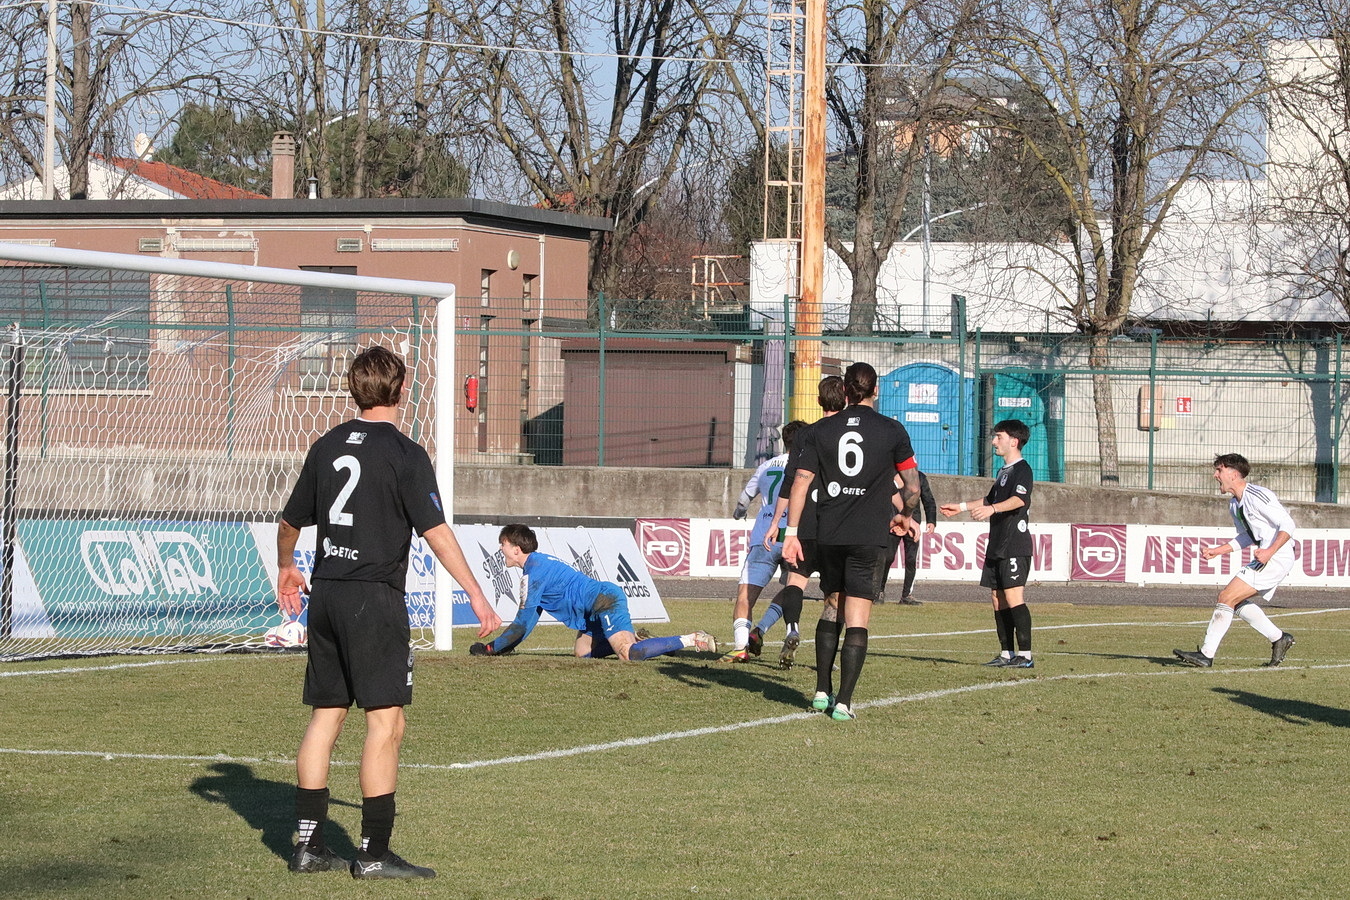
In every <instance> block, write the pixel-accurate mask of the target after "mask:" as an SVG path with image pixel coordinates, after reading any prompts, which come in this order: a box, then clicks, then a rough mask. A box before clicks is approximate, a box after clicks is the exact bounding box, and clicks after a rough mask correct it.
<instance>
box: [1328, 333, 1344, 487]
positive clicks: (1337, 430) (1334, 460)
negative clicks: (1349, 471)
mask: <svg viewBox="0 0 1350 900" xmlns="http://www.w3.org/2000/svg"><path fill="white" fill-rule="evenodd" d="M1344 350H1345V344H1344V335H1342V334H1340V333H1339V332H1338V333H1337V334H1336V374H1335V376H1333V378H1332V381H1331V407H1332V409H1334V410H1335V413H1334V415H1335V420H1334V421H1335V425H1334V427H1333V428H1332V430H1331V496H1332V499H1333V501H1334V502H1336V503H1340V502H1341V478H1340V476H1341V421H1342V419H1341V353H1342V352H1343V351H1344Z"/></svg>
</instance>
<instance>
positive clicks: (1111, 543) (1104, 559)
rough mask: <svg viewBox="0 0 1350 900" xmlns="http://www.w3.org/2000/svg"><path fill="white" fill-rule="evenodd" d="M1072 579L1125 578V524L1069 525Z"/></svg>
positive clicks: (1107, 579) (1099, 579)
mask: <svg viewBox="0 0 1350 900" xmlns="http://www.w3.org/2000/svg"><path fill="white" fill-rule="evenodd" d="M1069 528H1070V531H1071V533H1072V537H1073V562H1072V571H1071V573H1070V577H1071V578H1072V579H1073V580H1074V581H1124V580H1125V526H1124V525H1070V526H1069Z"/></svg>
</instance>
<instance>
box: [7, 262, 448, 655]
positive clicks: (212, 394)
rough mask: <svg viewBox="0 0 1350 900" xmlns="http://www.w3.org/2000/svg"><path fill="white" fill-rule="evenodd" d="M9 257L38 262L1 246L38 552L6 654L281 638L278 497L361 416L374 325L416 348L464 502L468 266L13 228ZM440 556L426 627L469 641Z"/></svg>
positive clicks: (25, 512)
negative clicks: (118, 241) (460, 280)
mask: <svg viewBox="0 0 1350 900" xmlns="http://www.w3.org/2000/svg"><path fill="white" fill-rule="evenodd" d="M0 260H9V261H13V262H18V263H26V264H28V265H18V266H5V265H0V310H3V313H2V314H3V315H5V316H8V317H10V318H8V319H7V320H6V322H5V323H0V324H8V323H9V322H10V321H13V322H14V325H13V326H12V330H11V333H10V345H11V346H12V347H22V348H23V350H18V351H16V350H14V349H11V350H10V351H9V359H8V360H5V359H4V358H0V364H4V363H5V362H8V363H9V369H8V371H9V372H10V380H11V382H12V384H11V388H12V396H21V402H22V404H23V406H24V407H25V409H24V411H23V413H22V414H21V415H19V416H14V415H11V417H10V418H11V421H10V423H9V428H8V429H7V431H8V432H10V439H11V441H12V442H13V443H12V446H13V447H17V457H18V458H17V461H16V465H15V471H17V473H18V475H17V481H18V484H17V485H10V484H7V486H6V487H7V490H6V497H10V496H15V497H16V498H17V499H16V501H15V504H14V507H13V508H10V509H5V510H4V512H3V514H4V516H5V517H6V520H7V527H8V526H12V525H14V520H16V519H17V525H18V531H19V533H20V537H19V540H18V544H19V545H20V547H21V549H22V553H21V554H19V555H17V556H16V558H15V562H14V565H13V566H12V567H11V568H12V571H10V570H7V571H6V572H5V576H6V581H8V582H10V583H11V586H12V591H13V594H12V596H7V597H5V598H4V599H5V602H6V604H7V605H6V607H5V610H4V618H3V622H2V623H0V624H2V625H3V628H2V629H0V659H14V658H26V657H33V656H54V655H75V654H87V653H109V652H161V651H165V650H182V649H191V648H200V647H210V648H213V649H235V648H242V647H257V646H262V645H263V631H264V630H265V627H263V626H265V624H266V623H267V622H270V621H271V619H270V618H269V616H268V615H267V614H266V613H265V610H264V606H265V605H266V604H264V603H263V601H262V599H261V598H260V592H261V587H260V586H259V577H258V567H259V564H261V565H263V566H265V567H266V571H267V572H269V573H270V574H272V575H274V574H275V573H274V569H275V560H274V559H273V560H271V561H270V562H269V561H268V560H267V553H266V549H265V545H266V535H267V534H268V525H269V522H268V519H267V515H268V514H269V513H270V516H271V520H270V521H271V523H275V516H276V514H277V512H279V510H280V505H281V503H282V502H284V500H285V493H286V492H288V491H289V488H290V485H291V484H293V482H294V474H295V473H296V472H297V471H298V465H299V462H300V461H302V460H303V454H304V451H305V450H306V449H308V444H309V443H311V442H312V441H313V439H314V438H316V437H318V436H319V435H320V434H322V433H323V432H324V431H326V430H327V429H328V428H329V427H331V426H332V425H334V424H337V423H338V422H340V421H343V420H344V419H346V418H350V415H351V412H352V410H351V406H350V398H349V397H348V396H347V395H346V393H345V389H344V387H343V385H342V383H341V375H342V374H344V373H345V363H346V362H347V361H348V360H349V359H350V355H351V353H352V352H354V350H355V348H356V347H357V345H358V344H359V343H366V342H370V341H383V342H387V343H388V344H390V345H391V346H393V348H394V349H398V350H402V351H403V353H404V356H405V358H408V361H409V380H410V382H411V385H410V387H409V394H410V400H409V401H408V404H409V406H410V408H408V409H405V411H404V425H405V429H408V430H410V431H411V434H412V436H413V437H414V439H417V440H419V442H420V443H423V444H428V443H430V444H431V445H432V446H430V447H429V448H428V449H429V450H431V452H432V456H433V460H434V463H435V467H436V473H437V478H438V481H439V483H440V488H441V491H442V497H443V502H444V504H445V512H446V517H447V520H450V521H453V509H454V438H455V434H454V413H455V410H456V407H457V404H458V400H457V385H456V378H455V375H454V372H455V335H454V327H455V296H456V293H455V285H453V284H449V283H443V282H428V281H411V280H402V279H394V278H371V277H365V276H359V275H339V274H332V273H324V272H309V271H302V270H292V269H278V268H268V267H261V266H247V265H239V264H232V263H214V262H205V261H194V260H180V259H166V258H162V257H150V256H139V255H132V254H121V253H104V252H94V251H84V250H71V249H64V248H56V247H42V246H32V245H26V244H14V243H6V242H0ZM72 273H74V274H72ZM0 352H3V351H0ZM16 363H17V365H16ZM3 371H4V370H3V369H2V368H0V374H3ZM14 407H15V403H14V402H13V401H12V402H11V412H13V409H14ZM274 422H280V423H281V427H282V428H285V429H288V430H286V431H285V433H283V434H280V435H270V434H268V432H269V431H270V430H271V429H272V428H273V427H275V426H274V425H273V423H274ZM410 423H411V425H410ZM6 471H7V472H8V471H10V469H9V468H8V467H7V469H6ZM15 488H17V490H15ZM236 519H241V520H243V521H235V520H236ZM72 523H73V524H72ZM7 533H9V532H8V531H7ZM271 533H273V534H274V524H273V528H272V532H271ZM245 536H251V538H252V541H253V543H254V545H256V549H257V552H258V554H259V555H260V559H259V560H253V559H248V558H246V557H247V544H248V539H247V537H245ZM175 541H177V542H179V543H175ZM224 545H230V546H231V547H232V548H233V552H234V553H235V555H234V556H225V555H221V554H222V553H223V551H221V550H220V548H221V547H222V546H224ZM7 549H12V548H7ZM423 549H424V550H425V548H423ZM414 550H415V551H416V550H417V542H414ZM218 551H219V552H218ZM212 553H217V555H216V556H215V557H214V559H215V561H216V563H217V567H216V568H215V569H211V568H210V565H211V558H210V557H211V554H212ZM272 556H273V557H274V556H275V551H274V550H273V552H272ZM430 559H431V557H430V556H429V555H428V554H427V553H425V552H423V553H419V554H417V561H416V562H415V564H414V566H413V568H415V569H418V577H420V578H421V579H422V583H423V584H425V585H426V586H427V587H428V588H429V587H430V584H429V581H430V579H432V578H433V577H434V584H435V590H434V597H435V600H434V606H432V605H430V603H431V601H430V595H431V594H432V593H433V592H432V591H431V590H430V589H428V590H425V591H423V592H422V594H421V595H419V596H421V597H422V598H423V601H424V606H423V608H422V612H421V617H420V619H419V620H417V621H415V622H414V627H415V636H414V642H415V644H417V645H419V646H423V647H427V646H432V647H435V648H437V649H450V647H451V627H450V626H451V623H452V607H453V595H452V585H453V581H452V580H451V579H450V577H449V575H448V573H446V572H445V571H444V569H443V568H442V567H440V566H439V565H436V564H435V563H434V562H429V560H430ZM81 560H83V562H84V566H83V568H84V570H85V571H75V570H78V569H79V568H80V567H79V566H78V565H76V563H77V562H79V561H81ZM203 567H205V568H203ZM245 570H246V571H247V573H248V574H247V578H245V577H244V575H241V574H240V573H241V572H243V571H245ZM433 571H434V573H435V574H434V576H433V575H432V572H433ZM411 578H412V575H411V574H410V580H411ZM245 582H247V583H246V584H245ZM227 583H228V586H227ZM91 584H92V585H93V586H94V587H93V588H91V587H90V585H91ZM81 590H87V591H92V593H89V594H88V595H87V596H86V595H79V596H75V595H76V594H77V593H78V592H79V591H81ZM98 591H102V592H103V593H102V594H101V595H100V594H98ZM213 592H214V593H213ZM67 595H68V596H67ZM226 595H229V596H228V597H227V596H226ZM412 596H413V595H412V594H411V593H410V609H411V608H412V606H413V600H412ZM235 599H237V600H238V601H239V602H240V604H241V606H240V607H239V608H240V609H247V610H248V612H247V614H245V613H242V612H239V611H238V610H237V609H235V610H232V609H229V608H227V606H228V604H229V603H231V602H233V601H234V600H235ZM268 599H269V600H270V598H268ZM180 600H181V601H184V602H181V603H179V602H178V601H180ZM123 601H125V602H126V603H127V604H135V609H136V612H135V613H134V614H129V615H128V616H126V617H125V619H123V618H120V616H121V613H120V612H119V610H118V609H117V608H116V605H117V604H118V603H121V602H123ZM213 604H214V605H213ZM270 606H271V610H272V612H273V613H274V614H275V615H276V617H277V620H278V622H279V617H280V613H279V612H276V611H275V604H274V603H270ZM128 608H130V607H128ZM100 611H102V612H100ZM100 614H105V615H108V616H110V617H111V618H110V619H109V620H108V621H109V622H115V624H108V625H106V627H105V626H104V625H100V623H99V622H98V621H97V617H98V616H99V615H100ZM136 623H139V625H140V626H142V627H139V628H138V627H137V624H136ZM418 634H420V635H421V636H420V637H418ZM428 634H430V637H429V638H428V637H427V635H428Z"/></svg>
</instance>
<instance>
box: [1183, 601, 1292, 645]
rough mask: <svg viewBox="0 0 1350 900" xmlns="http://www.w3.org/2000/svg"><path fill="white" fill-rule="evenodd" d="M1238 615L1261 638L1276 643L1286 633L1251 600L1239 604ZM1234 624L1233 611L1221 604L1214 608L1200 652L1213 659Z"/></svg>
mask: <svg viewBox="0 0 1350 900" xmlns="http://www.w3.org/2000/svg"><path fill="white" fill-rule="evenodd" d="M1237 614H1238V616H1239V617H1240V618H1241V619H1242V621H1244V622H1246V623H1247V624H1248V625H1250V626H1252V627H1253V628H1255V629H1256V630H1257V631H1259V632H1260V633H1261V637H1263V638H1265V639H1266V640H1268V641H1270V642H1271V643H1274V642H1275V641H1278V640H1279V639H1280V635H1282V634H1284V631H1283V630H1282V629H1281V628H1280V626H1278V625H1276V624H1275V623H1274V622H1272V621H1270V616H1267V615H1266V613H1265V610H1263V609H1261V607H1259V606H1257V605H1256V604H1255V603H1252V602H1251V601H1250V600H1247V601H1243V602H1242V603H1239V604H1238V608H1237ZM1231 624H1233V610H1232V609H1230V608H1229V607H1228V606H1225V605H1224V604H1222V603H1220V604H1219V605H1217V606H1215V607H1214V615H1213V616H1211V617H1210V619H1209V627H1208V628H1207V629H1205V642H1204V644H1202V645H1201V646H1200V652H1201V653H1203V654H1205V655H1206V656H1208V657H1209V658H1210V659H1213V658H1214V656H1215V654H1217V653H1218V652H1219V642H1220V641H1222V640H1223V636H1224V635H1225V634H1227V633H1228V626H1229V625H1231Z"/></svg>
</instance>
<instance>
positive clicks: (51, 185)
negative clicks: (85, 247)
mask: <svg viewBox="0 0 1350 900" xmlns="http://www.w3.org/2000/svg"><path fill="white" fill-rule="evenodd" d="M56 4H57V0H48V2H47V107H46V112H45V114H44V117H43V121H42V124H43V127H44V131H43V137H42V199H43V200H53V199H55V198H56Z"/></svg>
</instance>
